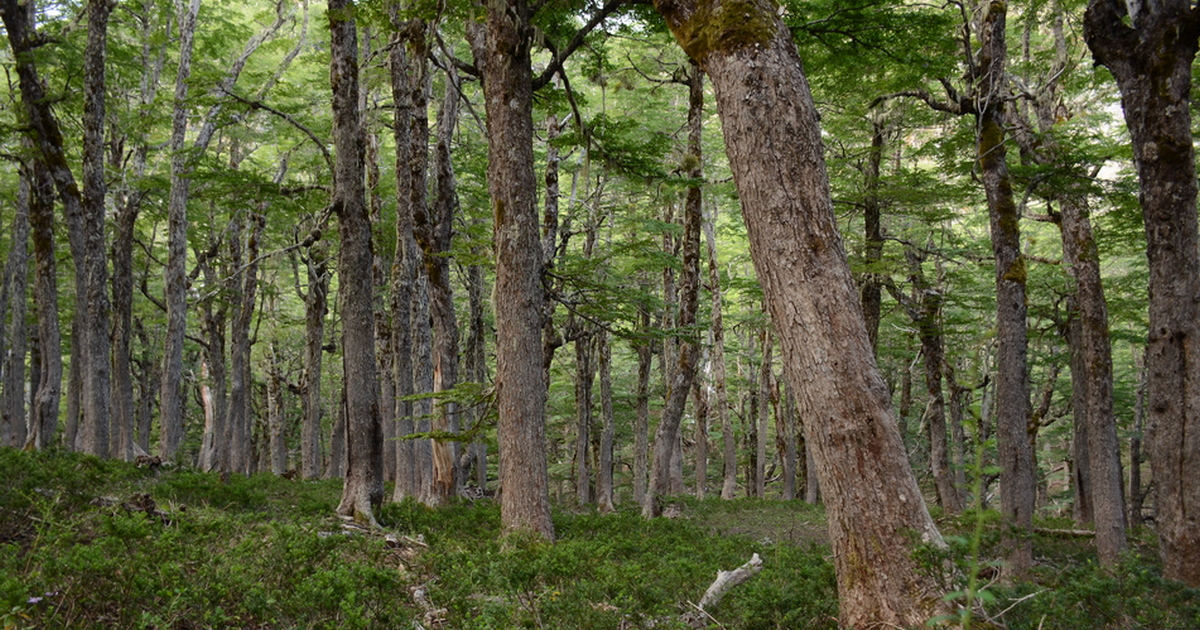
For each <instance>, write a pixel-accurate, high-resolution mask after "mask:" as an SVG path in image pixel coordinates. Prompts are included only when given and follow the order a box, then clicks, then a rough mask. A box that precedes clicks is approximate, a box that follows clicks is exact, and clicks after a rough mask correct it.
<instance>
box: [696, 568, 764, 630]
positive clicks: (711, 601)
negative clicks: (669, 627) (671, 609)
mask: <svg viewBox="0 0 1200 630" xmlns="http://www.w3.org/2000/svg"><path fill="white" fill-rule="evenodd" d="M759 571H762V558H760V557H758V554H754V555H753V556H751V558H750V560H749V561H748V562H746V564H743V565H742V566H740V567H738V568H736V569H734V570H732V571H717V579H715V580H713V583H712V584H710V585H709V587H708V590H707V591H704V597H702V598H700V603H699V604H692V606H693V607H694V608H695V610H689V611H687V612H686V613H684V614H683V616H682V620H683V622H684V623H686V624H688V625H689V626H691V627H693V628H704V627H707V626H708V622H709V620H711V619H712V616H711V615H710V614H709V611H711V610H713V609H715V608H716V607H717V606H718V605H719V604H720V603H721V599H723V598H724V597H725V593H727V592H729V590H730V589H732V588H733V587H735V586H737V585H738V584H741V583H743V582H745V581H747V580H749V579H750V578H752V577H754V574H756V573H758V572H759Z"/></svg>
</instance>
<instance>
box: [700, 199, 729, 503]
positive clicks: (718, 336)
mask: <svg viewBox="0 0 1200 630" xmlns="http://www.w3.org/2000/svg"><path fill="white" fill-rule="evenodd" d="M716 223H717V210H716V207H715V206H714V207H713V208H712V209H711V212H710V214H709V216H708V217H707V218H706V220H705V221H704V224H703V226H702V227H703V229H704V242H705V245H706V247H707V249H708V283H709V285H710V286H709V291H711V292H712V322H711V323H710V324H709V330H710V331H711V334H712V381H713V398H714V400H713V403H712V408H714V409H716V412H717V413H716V416H717V422H719V423H720V424H721V444H722V453H721V456H722V461H723V465H722V475H721V479H722V481H721V498H722V499H725V500H729V499H732V498H733V497H734V496H735V495H736V493H737V443H736V442H735V441H734V437H733V420H732V419H731V418H730V417H729V393H728V392H729V390H728V389H727V385H726V382H725V326H724V322H723V319H722V310H723V307H722V304H721V269H720V264H719V263H718V261H717V235H716V232H717V230H716Z"/></svg>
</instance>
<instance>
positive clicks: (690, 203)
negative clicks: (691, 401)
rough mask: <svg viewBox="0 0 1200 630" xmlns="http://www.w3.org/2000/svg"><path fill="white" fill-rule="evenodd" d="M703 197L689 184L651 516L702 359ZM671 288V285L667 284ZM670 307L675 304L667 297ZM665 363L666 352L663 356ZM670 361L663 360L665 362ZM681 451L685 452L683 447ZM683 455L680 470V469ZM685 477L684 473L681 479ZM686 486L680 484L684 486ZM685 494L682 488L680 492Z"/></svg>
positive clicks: (696, 150) (698, 149) (696, 126)
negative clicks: (676, 340) (676, 334)
mask: <svg viewBox="0 0 1200 630" xmlns="http://www.w3.org/2000/svg"><path fill="white" fill-rule="evenodd" d="M703 77H704V75H703V74H702V73H701V70H700V66H698V65H693V66H692V69H691V73H690V76H689V77H688V155H689V157H690V158H691V159H690V160H689V161H690V162H691V163H692V164H693V165H694V166H693V167H692V169H691V171H690V172H689V173H688V177H689V178H690V179H691V180H692V181H693V182H699V181H700V180H701V179H702V178H703V177H704V170H703V153H702V145H701V131H702V129H703V126H704V125H703V112H704V79H703ZM702 213H703V193H702V191H701V187H700V185H699V183H696V184H694V185H692V186H689V187H688V189H687V198H686V201H685V202H684V211H683V242H682V243H681V245H682V253H683V266H682V272H681V276H680V286H679V318H678V320H677V321H676V322H675V324H676V325H677V326H678V328H679V329H681V330H683V331H686V332H685V334H686V335H687V337H686V338H684V339H682V340H681V343H680V344H679V347H678V350H677V353H676V354H677V356H676V357H675V363H674V365H672V366H671V368H670V369H669V371H668V374H669V375H670V382H669V387H668V388H667V402H666V405H665V406H664V407H663V413H662V419H661V420H660V421H659V424H658V431H657V432H656V433H655V436H654V459H653V460H652V463H651V469H650V485H649V487H648V488H647V491H646V496H645V497H644V498H643V501H642V515H643V516H645V517H646V518H653V517H656V516H659V515H660V514H661V513H662V505H661V504H660V502H659V500H658V497H659V496H662V495H664V494H667V493H668V492H669V491H670V487H671V485H670V481H671V479H670V473H671V469H672V466H671V465H670V464H671V459H672V458H671V450H672V449H673V448H676V444H677V442H678V441H679V439H680V433H679V425H680V421H681V420H682V419H683V411H684V406H685V405H686V404H687V399H688V396H689V395H691V392H692V381H693V380H694V379H695V377H696V363H697V361H698V359H699V355H700V343H699V340H698V339H697V338H696V337H695V332H694V331H693V330H692V329H693V328H694V327H695V325H696V310H697V308H698V304H699V297H700V231H701V225H700V224H701V223H702V222H703V220H702V219H703V217H702ZM666 284H667V286H668V287H670V286H672V285H673V284H674V283H673V282H667V283H666ZM667 301H668V304H669V303H670V302H671V299H670V296H668V299H667ZM664 359H666V354H665V353H664ZM669 363H670V362H668V361H666V360H664V364H669ZM680 450H681V451H682V449H680ZM682 459H683V457H682V454H680V456H679V460H680V461H679V468H680V469H682ZM678 476H679V477H680V478H682V476H683V475H682V470H680V474H679V475H678ZM680 485H682V484H680ZM679 490H682V488H679Z"/></svg>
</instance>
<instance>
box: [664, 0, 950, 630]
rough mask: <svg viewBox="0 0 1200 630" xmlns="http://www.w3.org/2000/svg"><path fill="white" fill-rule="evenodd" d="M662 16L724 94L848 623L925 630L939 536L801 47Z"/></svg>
mask: <svg viewBox="0 0 1200 630" xmlns="http://www.w3.org/2000/svg"><path fill="white" fill-rule="evenodd" d="M656 6H657V7H658V9H659V10H660V11H661V12H662V13H663V14H664V16H665V17H666V19H667V24H668V26H669V27H670V28H671V30H672V32H673V33H674V34H675V37H676V39H677V40H678V41H679V42H680V44H681V45H682V46H683V48H684V50H685V51H687V52H688V53H689V54H690V55H691V56H692V57H693V58H695V59H696V60H697V61H698V62H699V63H700V64H701V66H702V67H703V68H704V70H705V71H706V72H707V73H708V75H709V77H710V78H711V79H712V82H713V87H714V90H715V92H716V97H717V107H718V111H719V113H720V115H721V120H722V124H723V127H724V132H725V144H726V147H727V149H726V150H727V153H728V155H729V161H730V165H731V166H732V169H733V172H734V180H735V183H736V185H737V189H738V193H739V195H740V197H741V200H742V209H743V214H744V216H745V219H746V225H747V228H748V231H749V236H750V251H751V256H752V258H753V260H754V263H755V268H756V270H757V272H758V277H759V279H760V281H761V282H762V285H763V293H764V296H765V299H766V302H767V306H768V310H769V312H770V315H771V319H772V321H773V322H774V323H775V326H776V331H777V332H778V333H779V336H780V347H781V351H782V356H783V359H784V367H785V373H786V375H787V378H788V380H789V382H790V383H791V384H792V386H793V389H794V390H795V392H796V394H797V396H798V401H797V402H798V404H799V406H800V409H801V413H802V414H803V415H804V417H805V419H806V428H807V429H808V438H809V442H810V443H811V444H812V447H813V455H814V459H815V460H816V465H817V468H818V469H819V471H820V476H821V482H822V485H823V486H824V487H825V489H826V490H827V497H828V501H827V509H828V516H829V529H830V540H831V544H832V547H833V554H834V564H835V568H836V570H837V575H838V589H839V601H840V604H841V606H840V608H841V610H840V622H841V624H842V625H843V626H844V627H851V628H860V627H867V626H880V625H887V624H892V625H899V626H916V625H922V624H924V623H925V622H926V621H927V620H928V619H929V618H930V617H932V616H933V615H935V614H938V613H939V612H941V611H942V610H944V608H945V604H944V603H943V602H942V599H941V596H940V592H939V591H940V588H939V586H938V585H937V583H936V582H935V580H933V579H932V578H931V577H927V576H923V575H922V572H921V571H919V570H918V569H917V566H916V564H915V561H914V560H913V557H912V551H913V549H914V545H916V544H917V541H921V540H923V541H925V542H926V543H930V544H940V543H941V537H940V535H939V534H938V531H937V529H936V527H935V526H934V524H933V521H932V519H930V517H929V513H928V511H927V510H926V509H925V503H924V500H923V499H922V498H921V492H920V489H919V488H918V487H917V483H916V479H915V478H914V477H913V475H912V472H911V470H910V469H909V467H908V462H907V460H906V458H905V454H904V448H903V445H902V443H901V441H900V434H899V432H898V431H897V428H896V423H895V419H894V418H893V417H892V415H891V412H890V409H889V407H890V404H889V403H890V401H889V400H888V392H887V387H886V385H885V383H884V382H883V379H882V378H881V377H880V375H879V372H878V370H877V368H876V366H875V363H874V360H873V358H872V354H871V348H870V342H869V338H868V336H867V331H866V326H865V325H864V323H863V319H862V313H861V307H860V306H859V303H858V296H857V290H856V288H855V285H854V280H853V278H852V277H851V274H850V269H849V265H848V264H847V262H846V254H845V250H844V248H843V246H842V243H841V239H840V236H839V234H838V230H837V225H836V221H835V217H834V213H833V207H832V202H831V199H830V194H829V184H828V175H827V173H826V170H825V165H824V159H823V155H822V142H821V138H820V130H819V127H818V123H817V112H816V109H815V107H814V105H813V101H812V95H811V93H810V92H809V90H808V85H807V82H806V80H805V78H804V75H803V72H802V71H801V62H800V58H799V55H798V54H797V52H796V47H795V44H794V43H793V42H792V40H791V37H790V33H789V31H788V30H787V28H786V27H785V26H784V24H783V22H782V20H781V18H779V17H778V16H777V12H776V9H775V6H774V5H773V4H771V3H769V2H765V1H763V2H751V3H739V4H736V5H717V4H715V3H712V2H694V1H692V0H675V1H671V0H660V2H658V3H656ZM730 7H736V9H730ZM726 11H730V12H729V13H727V12H726ZM733 11H736V14H734V13H733ZM714 30H715V31H716V32H715V33H714V32H713V31H714ZM768 120H769V121H771V124H769V125H768V124H765V123H764V122H763V121H768Z"/></svg>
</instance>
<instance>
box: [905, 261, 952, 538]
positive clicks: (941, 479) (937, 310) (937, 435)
mask: <svg viewBox="0 0 1200 630" xmlns="http://www.w3.org/2000/svg"><path fill="white" fill-rule="evenodd" d="M907 258H908V264H909V280H910V282H911V283H912V286H913V290H914V292H915V293H917V295H919V296H920V300H919V302H918V303H917V304H914V305H913V313H912V314H914V315H916V317H915V320H916V322H915V323H916V324H917V330H918V333H919V336H920V338H921V356H922V357H923V358H924V360H925V393H926V396H927V398H928V401H927V403H926V405H927V407H926V417H925V419H926V421H927V422H928V424H929V444H930V446H929V468H930V471H931V472H932V473H933V481H934V485H935V486H936V487H937V497H938V504H939V505H941V506H942V509H944V510H945V511H946V513H947V514H958V513H960V512H962V511H963V499H962V495H961V493H960V489H959V487H958V486H957V485H955V483H954V471H953V469H952V468H951V465H950V448H949V441H948V440H947V436H946V398H945V394H944V393H943V389H942V364H943V363H944V362H945V359H946V357H945V350H944V348H943V345H942V328H941V322H940V321H939V318H940V317H941V312H942V292H941V290H940V289H938V288H935V287H933V286H931V285H930V284H929V281H928V280H927V279H926V277H925V271H924V269H923V268H922V263H923V262H924V255H921V254H918V253H917V252H916V251H915V248H909V249H908V251H907Z"/></svg>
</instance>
